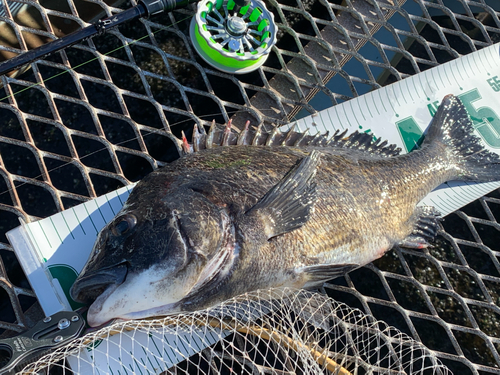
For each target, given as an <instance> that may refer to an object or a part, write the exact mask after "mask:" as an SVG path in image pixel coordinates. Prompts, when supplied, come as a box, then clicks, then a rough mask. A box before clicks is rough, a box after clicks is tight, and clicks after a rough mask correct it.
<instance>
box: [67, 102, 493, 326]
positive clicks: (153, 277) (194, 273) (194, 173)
mask: <svg viewBox="0 0 500 375" xmlns="http://www.w3.org/2000/svg"><path fill="white" fill-rule="evenodd" d="M293 132H294V130H293V129H292V130H290V131H289V132H288V133H287V132H285V133H282V132H281V131H279V130H277V129H275V130H274V131H272V132H270V133H263V132H261V130H260V129H259V128H257V129H249V127H248V126H247V127H245V129H244V130H243V131H242V133H240V134H239V135H233V133H232V132H231V127H230V124H228V125H227V126H226V127H225V128H224V129H219V128H217V127H215V126H212V128H211V130H210V131H209V132H208V133H207V134H205V133H203V132H198V131H197V129H194V134H193V141H194V144H192V145H190V144H189V143H188V142H187V139H186V137H185V136H184V137H183V138H184V140H183V141H182V142H183V144H184V150H185V151H186V153H187V155H185V156H184V157H181V158H180V159H178V160H177V161H175V162H173V163H171V164H169V165H167V166H165V167H163V168H161V169H159V170H157V171H155V172H152V173H151V174H150V175H148V176H146V177H145V178H144V179H143V180H142V181H141V182H140V183H139V184H138V185H137V186H136V187H135V188H134V190H133V191H132V193H131V194H130V196H129V198H128V200H127V202H126V204H125V205H124V207H123V208H122V210H121V211H120V212H119V213H118V214H117V216H116V218H115V219H114V220H112V221H111V222H110V223H108V224H107V225H106V227H104V228H103V230H102V231H101V232H100V234H99V236H98V240H97V242H96V245H95V247H94V249H93V251H92V254H91V257H90V260H89V261H88V263H87V264H86V266H85V267H84V269H83V271H82V273H81V274H80V276H79V277H78V279H77V280H76V282H75V284H74V285H73V287H72V289H71V294H72V297H73V298H74V299H75V300H78V301H81V302H92V300H93V299H94V298H95V296H96V295H98V297H97V298H95V301H93V303H92V304H91V306H90V308H89V311H88V321H89V324H91V325H93V326H96V325H99V324H102V323H105V322H106V321H108V320H110V319H113V318H123V319H133V318H145V317H148V316H154V315H166V314H172V313H176V312H182V311H194V310H198V309H203V308H207V307H209V306H212V305H214V304H216V303H219V302H221V301H223V300H226V299H228V298H231V297H234V296H236V295H239V294H243V293H246V292H251V291H253V290H256V289H266V288H270V287H313V286H318V285H321V283H323V282H325V281H328V280H330V279H332V278H335V277H338V276H340V275H343V274H344V273H345V272H348V271H350V270H353V269H355V268H358V267H360V266H362V265H365V264H367V263H369V262H371V261H373V260H375V259H377V258H379V257H381V256H382V255H383V254H384V253H385V252H386V251H387V250H389V249H390V248H391V247H393V246H394V245H396V244H399V245H402V246H407V247H411V248H423V247H427V246H428V245H429V242H428V241H429V240H430V239H431V238H432V237H433V235H435V233H436V230H437V229H436V228H437V226H438V220H439V216H438V214H437V213H436V212H435V211H434V210H433V209H432V208H430V207H425V208H417V207H416V206H417V203H418V202H419V201H420V200H421V199H422V198H424V197H425V196H426V195H427V194H428V193H429V192H430V191H431V190H432V189H434V188H435V187H437V186H439V185H440V184H441V183H443V182H445V181H447V180H450V179H461V180H476V181H492V180H500V159H499V157H498V155H496V154H493V153H490V152H489V151H487V150H485V149H484V148H483V146H482V145H481V144H480V141H479V140H478V138H477V137H476V136H475V135H473V127H472V124H471V122H470V120H469V118H468V116H467V113H466V111H465V109H464V107H463V105H462V104H461V102H460V101H459V100H458V99H457V98H456V97H454V96H451V95H450V96H447V97H445V99H444V100H443V103H442V105H441V106H440V108H439V110H438V112H437V113H436V115H435V117H434V120H433V123H432V124H431V126H430V128H429V131H428V133H427V135H426V138H425V140H424V142H423V143H422V145H421V148H420V149H419V150H417V151H414V152H411V153H410V154H405V155H399V156H394V154H396V153H397V152H398V150H397V148H396V147H395V146H392V145H387V143H385V142H381V141H380V140H374V139H373V137H372V136H370V135H367V134H363V133H355V134H353V135H351V136H348V137H346V136H345V134H342V133H337V134H334V135H333V136H332V137H329V136H328V135H316V136H306V135H304V134H300V133H293ZM287 142H290V143H291V144H292V146H289V145H286V144H287ZM283 143H285V145H282V144H283ZM220 146H222V147H220ZM195 150H196V151H195ZM192 151H194V152H192ZM125 270H126V274H125Z"/></svg>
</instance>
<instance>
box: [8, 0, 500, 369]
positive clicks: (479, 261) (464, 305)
mask: <svg viewBox="0 0 500 375" xmlns="http://www.w3.org/2000/svg"><path fill="white" fill-rule="evenodd" d="M19 3H23V4H28V6H27V7H21V10H20V11H18V13H16V12H15V11H14V7H12V6H11V4H19ZM108 4H110V5H108ZM128 6H130V4H129V3H123V4H121V5H117V3H116V2H115V3H112V2H110V1H108V2H107V3H105V2H103V1H98V0H92V1H91V0H89V1H83V0H80V1H77V0H60V1H50V0H39V1H29V0H23V1H17V2H12V3H11V2H6V1H5V0H3V1H1V2H0V7H3V9H4V13H0V29H1V33H0V35H1V36H0V56H3V59H7V58H9V57H11V56H12V55H13V54H16V53H19V52H20V50H26V49H28V48H33V47H34V46H37V45H39V44H42V43H45V42H47V41H48V40H50V39H53V38H55V36H61V35H62V34H65V33H67V32H70V31H71V30H73V29H75V28H78V27H82V26H84V25H85V24H86V21H91V20H93V19H96V18H99V17H102V16H104V15H107V16H110V15H111V14H113V13H116V12H119V11H120V9H124V8H126V7H128ZM266 6H267V8H268V9H269V10H270V11H271V12H273V14H274V19H275V21H276V23H277V26H278V29H279V32H278V36H277V39H278V42H277V45H276V46H275V47H274V48H273V50H272V52H271V55H270V57H269V59H268V60H267V62H266V64H265V65H264V66H263V67H262V68H260V69H259V70H257V71H255V72H253V73H250V74H245V75H242V76H237V77H236V76H233V75H230V74H226V73H221V72H219V71H216V70H214V69H213V68H211V67H210V66H208V65H207V64H206V63H205V62H204V61H203V60H201V59H200V58H199V57H198V56H197V55H196V53H195V52H194V50H193V47H192V45H191V42H190V40H189V37H188V35H189V34H188V29H189V21H190V17H191V16H192V14H193V8H188V9H183V10H178V11H174V12H173V13H171V14H169V15H157V16H154V17H152V18H151V19H149V20H141V21H137V22H134V23H132V24H130V25H126V26H123V27H120V29H119V30H114V31H112V32H111V33H109V34H107V35H102V36H98V37H96V38H94V39H93V40H89V41H87V42H84V43H82V44H79V45H76V46H74V47H72V48H69V49H67V50H66V51H64V52H60V53H58V54H56V55H53V56H51V57H49V58H47V59H45V60H43V61H39V62H37V63H35V64H33V65H32V69H31V70H29V71H27V72H25V73H24V74H17V75H14V76H11V77H2V80H1V83H2V85H3V87H2V88H0V175H1V178H0V255H1V259H2V263H0V285H1V288H0V317H1V318H0V319H1V321H0V327H1V328H3V329H4V330H6V331H5V332H4V335H9V334H13V333H15V332H20V331H22V330H24V329H25V328H26V327H27V326H29V325H31V324H32V319H37V318H38V317H40V314H41V313H40V311H39V309H38V308H37V304H36V303H35V301H36V299H35V296H34V294H33V292H32V291H31V290H30V287H29V285H28V282H27V280H26V278H25V277H24V276H23V275H22V270H21V269H20V267H19V264H18V262H17V260H16V258H15V256H14V254H13V252H12V249H11V247H10V245H9V244H8V243H7V240H6V237H5V233H6V232H7V231H8V230H10V229H12V228H14V227H16V226H17V225H18V224H19V222H18V218H21V219H23V220H25V221H32V220H36V219H37V218H42V217H47V216H49V215H51V214H54V213H56V212H58V211H61V210H63V209H67V208H69V207H72V206H73V205H76V204H78V203H81V202H83V201H86V200H88V199H91V198H93V197H96V196H98V195H101V194H104V193H106V192H109V191H111V190H114V189H116V188H118V187H120V186H123V185H125V184H128V183H129V182H131V181H137V180H139V179H140V178H141V177H143V176H144V175H145V174H147V173H148V172H150V171H151V170H153V169H155V168H157V167H159V166H161V165H163V164H164V163H166V162H169V161H172V160H174V159H175V158H177V155H178V149H179V144H178V142H177V140H176V139H177V138H176V137H179V136H180V133H181V131H182V130H184V131H185V132H187V133H189V132H191V130H192V126H193V123H198V124H199V125H207V124H208V123H209V121H211V120H212V119H215V120H216V121H217V122H219V123H224V122H226V121H228V120H229V119H233V124H235V126H240V125H241V124H242V123H243V122H244V121H246V120H250V121H251V122H252V124H253V125H258V124H261V123H264V124H281V123H286V122H288V121H290V120H291V119H293V118H296V116H303V115H305V114H307V113H314V112H315V111H317V110H321V109H323V108H326V107H329V106H331V105H335V104H338V103H341V102H344V101H347V100H349V99H350V98H352V97H355V96H358V95H361V94H363V93H366V92H368V91H370V90H373V89H377V88H379V87H381V86H383V85H386V84H389V83H392V82H394V81H397V80H401V79H404V78H405V77H407V76H409V75H413V74H416V73H418V72H421V71H423V70H426V69H428V68H430V67H433V66H436V65H439V64H441V63H443V62H446V61H449V60H451V59H454V58H456V57H459V56H460V55H463V54H467V53H470V52H473V51H475V50H478V49H481V48H482V47H485V46H488V45H491V44H492V43H495V42H497V41H500V20H499V14H500V2H498V0H478V1H467V0H449V1H445V0H437V1H432V2H431V1H423V0H407V1H404V0H398V1H396V0H345V1H340V0H339V1H336V0H331V1H327V0H314V1H312V0H279V1H276V0H269V1H267V2H266ZM84 20H85V21H84ZM1 58H2V57H0V59H1ZM34 84H37V85H36V86H33V85H34ZM499 198H500V197H499V193H498V192H496V193H492V194H490V195H488V196H486V197H483V198H481V199H480V200H478V201H476V202H474V203H472V204H471V205H469V206H467V207H465V208H464V209H463V210H462V211H459V212H456V213H454V214H452V215H450V216H449V217H448V218H447V219H446V220H445V221H444V223H443V231H442V232H441V234H440V236H439V238H438V239H437V241H436V245H435V247H434V248H432V249H429V250H428V251H422V252H417V251H410V250H406V249H404V250H403V249H396V250H395V251H391V252H389V253H388V254H387V255H386V256H384V257H383V258H382V259H380V260H378V261H376V262H375V263H374V264H371V265H369V266H367V267H364V268H362V269H360V270H357V271H355V272H352V273H350V274H349V275H347V276H346V277H345V278H340V279H337V280H335V281H334V282H332V283H331V284H328V285H325V287H324V289H323V292H324V293H327V294H329V295H331V296H333V297H334V298H336V299H337V300H339V301H343V302H347V303H349V304H350V305H352V306H354V307H360V308H362V309H363V310H365V311H367V312H369V313H372V314H373V315H375V317H376V318H378V319H383V320H385V321H386V322H388V323H389V324H391V325H394V326H396V327H397V328H399V329H400V330H402V331H403V332H406V333H408V334H410V335H411V336H413V337H415V338H417V339H419V340H421V341H422V342H423V343H424V344H426V345H427V346H428V347H429V348H430V349H432V350H435V351H436V352H437V353H438V355H439V357H440V358H441V359H442V360H443V362H444V363H446V364H447V365H449V366H450V369H451V370H453V371H454V372H455V373H456V374H492V373H498V372H499V371H500V370H499V366H500V356H499V350H500V307H499V306H500V275H499V273H500V265H499V256H500V253H499V251H496V250H495V248H496V247H498V245H496V244H495V240H496V239H498V235H499V233H498V230H499V223H498V222H497V220H496V218H498V217H499V211H498V210H499V206H498V204H499V203H500V199H499ZM34 303H35V304H34ZM27 310H29V311H28V313H26V312H27Z"/></svg>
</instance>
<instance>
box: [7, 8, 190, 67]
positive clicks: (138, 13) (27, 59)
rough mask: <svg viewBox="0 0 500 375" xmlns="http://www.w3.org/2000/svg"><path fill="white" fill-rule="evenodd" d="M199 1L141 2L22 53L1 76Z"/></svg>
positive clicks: (14, 58)
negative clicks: (129, 24) (134, 22)
mask: <svg viewBox="0 0 500 375" xmlns="http://www.w3.org/2000/svg"><path fill="white" fill-rule="evenodd" d="M196 1H198V0H141V1H140V2H139V4H138V5H136V6H135V7H133V8H130V9H127V10H125V11H123V12H121V13H118V14H116V15H113V16H111V17H108V18H105V19H102V20H99V21H97V22H96V23H94V24H93V25H90V26H87V27H85V28H83V29H81V30H78V31H75V32H73V33H71V34H68V35H66V36H64V37H62V38H60V39H57V40H54V41H52V42H49V43H47V44H44V45H43V46H40V47H38V48H35V49H33V50H31V51H28V52H25V53H22V54H20V55H18V56H16V57H13V58H11V59H9V60H7V61H4V62H3V63H1V64H0V75H3V74H6V73H8V72H10V71H12V70H16V69H19V68H20V67H22V66H23V65H26V64H29V63H31V62H33V61H35V60H39V59H42V58H44V57H46V56H48V55H51V54H53V53H54V52H57V51H60V50H62V49H64V48H67V47H70V46H72V45H73V44H76V43H79V42H82V41H84V40H87V39H89V38H91V37H93V36H95V35H99V34H102V33H104V32H106V31H107V30H109V29H111V28H113V27H116V26H118V25H120V24H122V23H124V22H127V21H131V20H133V19H136V18H140V17H149V16H152V15H154V14H157V13H161V12H164V11H166V12H170V11H172V10H174V9H177V8H182V7H185V6H187V5H188V4H190V3H194V2H196Z"/></svg>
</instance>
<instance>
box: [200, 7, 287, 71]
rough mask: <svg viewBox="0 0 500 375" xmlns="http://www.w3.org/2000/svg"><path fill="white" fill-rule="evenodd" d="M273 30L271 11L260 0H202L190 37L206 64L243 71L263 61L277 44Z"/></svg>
mask: <svg viewBox="0 0 500 375" xmlns="http://www.w3.org/2000/svg"><path fill="white" fill-rule="evenodd" d="M276 31H277V29H276V25H275V23H274V16H273V14H272V13H271V12H269V11H268V10H267V8H266V6H265V5H264V3H263V2H262V1H260V0H246V1H245V0H236V2H235V0H201V1H200V2H199V3H198V10H197V12H196V14H195V16H194V17H193V18H192V20H191V27H190V36H191V41H192V42H193V46H194V48H195V49H196V51H197V52H198V54H199V55H200V56H201V57H202V58H203V60H205V61H206V62H207V63H208V64H210V65H212V66H213V67H214V68H216V69H219V70H221V71H223V72H227V73H232V74H243V73H248V72H252V71H254V70H256V69H257V68H259V67H260V66H262V64H264V62H265V61H266V60H267V58H268V56H269V52H271V48H272V46H273V45H274V44H275V43H276Z"/></svg>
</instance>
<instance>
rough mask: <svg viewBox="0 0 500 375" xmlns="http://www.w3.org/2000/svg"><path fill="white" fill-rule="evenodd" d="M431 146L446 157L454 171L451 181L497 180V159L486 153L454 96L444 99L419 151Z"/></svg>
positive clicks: (499, 172) (499, 159) (499, 173)
mask: <svg viewBox="0 0 500 375" xmlns="http://www.w3.org/2000/svg"><path fill="white" fill-rule="evenodd" d="M433 145H434V146H435V145H440V146H444V152H445V154H446V157H447V158H448V160H449V162H450V164H451V165H452V166H453V167H454V171H455V174H454V176H453V179H455V180H461V181H478V182H488V181H498V180H500V157H499V155H498V154H496V153H494V152H491V151H489V150H487V149H486V148H485V147H484V145H483V143H482V142H481V140H480V138H479V137H477V136H476V135H475V134H474V127H473V125H472V122H471V120H470V119H469V116H468V114H467V111H466V110H465V107H464V105H463V104H462V102H461V101H460V99H458V98H457V97H456V96H454V95H447V96H445V98H444V99H443V101H442V103H441V105H440V106H439V109H438V111H437V113H436V114H435V116H434V119H433V120H432V124H431V126H430V127H429V129H428V131H427V135H426V137H425V140H424V142H423V144H422V148H424V147H426V146H427V147H432V146H433ZM441 150H443V148H441Z"/></svg>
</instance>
